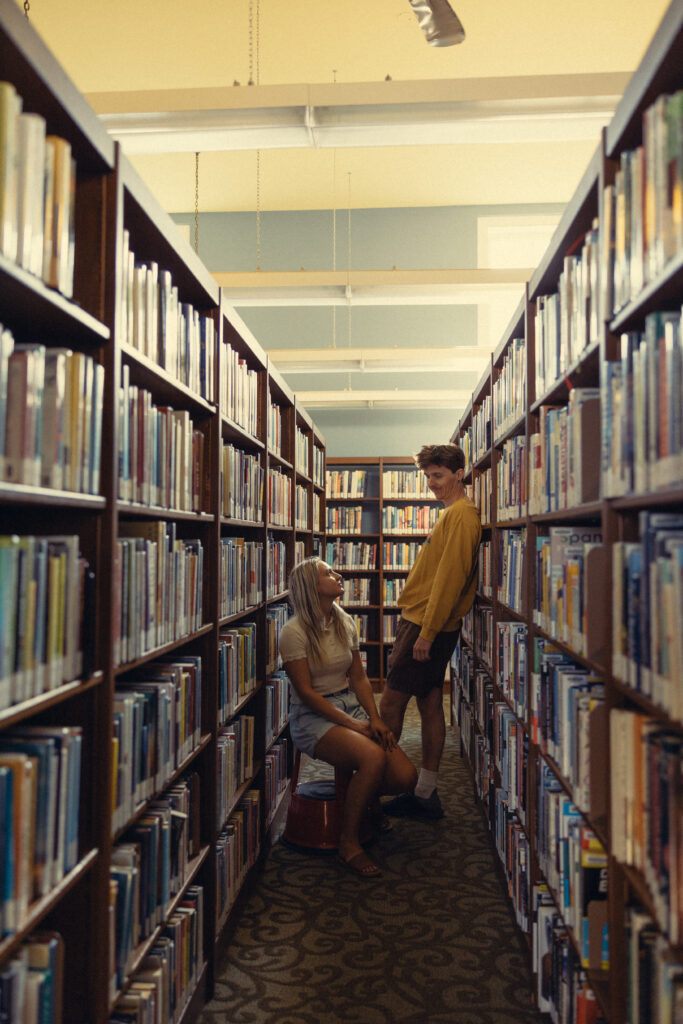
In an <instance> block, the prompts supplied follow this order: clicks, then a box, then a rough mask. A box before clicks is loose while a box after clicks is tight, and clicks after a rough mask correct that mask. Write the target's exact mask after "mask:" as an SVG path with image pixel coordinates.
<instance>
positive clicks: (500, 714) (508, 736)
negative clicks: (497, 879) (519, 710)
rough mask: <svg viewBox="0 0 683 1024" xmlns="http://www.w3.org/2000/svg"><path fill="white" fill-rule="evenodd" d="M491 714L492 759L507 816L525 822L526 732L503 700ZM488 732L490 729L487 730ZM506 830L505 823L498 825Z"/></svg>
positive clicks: (498, 702) (491, 708) (491, 710)
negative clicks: (515, 816) (514, 816)
mask: <svg viewBox="0 0 683 1024" xmlns="http://www.w3.org/2000/svg"><path fill="white" fill-rule="evenodd" d="M490 714H491V728H490V737H491V758H492V761H493V764H494V765H495V767H496V768H497V770H498V779H499V781H500V792H501V794H502V802H503V803H504V804H505V807H506V809H507V813H508V814H515V815H517V816H518V820H519V821H521V823H522V824H524V822H525V820H526V756H525V750H526V747H525V741H524V729H523V728H522V723H521V722H520V720H519V719H518V718H517V715H516V714H515V713H514V712H513V711H511V709H510V707H509V706H508V705H507V704H506V703H505V702H504V701H499V700H496V701H493V703H492V704H491V705H490ZM487 732H488V730H487ZM497 824H499V825H500V826H501V827H503V828H505V827H506V825H507V821H506V820H504V819H503V820H501V821H500V822H498V823H497Z"/></svg>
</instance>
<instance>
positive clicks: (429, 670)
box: [386, 616, 460, 697]
mask: <svg viewBox="0 0 683 1024" xmlns="http://www.w3.org/2000/svg"><path fill="white" fill-rule="evenodd" d="M420 629H421V627H420V626H417V625H416V624H415V623H414V622H409V621H408V619H404V618H403V616H401V618H400V619H399V620H398V626H397V627H396V639H395V640H394V646H393V647H392V649H391V654H390V655H389V662H388V671H387V681H386V684H387V686H388V687H389V689H390V690H400V691H401V693H409V694H411V696H413V697H426V696H427V694H428V693H429V692H430V691H431V690H433V689H434V687H435V686H439V687H442V686H443V683H444V677H445V675H446V669H447V667H448V663H449V661H450V660H451V655H452V654H453V651H454V650H455V645H456V643H457V642H458V637H459V636H460V629H459V628H458V629H455V630H453V631H452V632H447V633H445V632H444V633H437V634H436V637H435V638H434V642H433V643H432V648H431V651H430V652H429V658H428V659H427V660H426V661H415V658H413V645H414V643H415V641H416V640H417V638H418V636H419V635H420Z"/></svg>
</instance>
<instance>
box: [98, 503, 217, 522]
mask: <svg viewBox="0 0 683 1024" xmlns="http://www.w3.org/2000/svg"><path fill="white" fill-rule="evenodd" d="M116 511H117V512H118V514H119V516H127V517H128V516H130V517H138V518H139V517H140V516H144V517H146V518H149V519H185V520H190V521H191V522H193V523H197V524H199V525H206V524H208V523H213V522H215V516H212V515H211V514H210V513H209V512H184V511H182V510H181V509H175V508H164V507H163V506H162V505H139V504H137V503H136V502H134V501H117V502H116Z"/></svg>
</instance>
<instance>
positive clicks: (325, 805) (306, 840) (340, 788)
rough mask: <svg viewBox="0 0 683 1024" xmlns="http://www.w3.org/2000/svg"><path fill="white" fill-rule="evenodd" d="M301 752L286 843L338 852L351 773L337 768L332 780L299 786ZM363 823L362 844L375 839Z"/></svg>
mask: <svg viewBox="0 0 683 1024" xmlns="http://www.w3.org/2000/svg"><path fill="white" fill-rule="evenodd" d="M300 767H301V751H300V750H295V752H294V765H293V767H292V796H291V799H290V801H289V808H288V810H287V822H286V824H285V829H284V832H283V834H282V838H283V840H284V842H285V843H291V844H292V845H293V846H305V847H306V848H307V849H309V850H336V849H337V848H338V846H339V836H340V834H341V828H342V821H343V818H344V800H345V798H346V790H347V789H348V785H349V782H350V781H351V776H352V774H353V773H352V772H347V771H344V770H343V769H341V768H335V769H334V778H333V779H311V780H310V781H308V782H302V783H299V769H300ZM366 819H367V815H366V816H365V817H364V819H363V821H362V822H361V835H360V841H361V843H365V842H367V841H368V839H370V837H371V836H372V826H371V825H370V821H369V820H366Z"/></svg>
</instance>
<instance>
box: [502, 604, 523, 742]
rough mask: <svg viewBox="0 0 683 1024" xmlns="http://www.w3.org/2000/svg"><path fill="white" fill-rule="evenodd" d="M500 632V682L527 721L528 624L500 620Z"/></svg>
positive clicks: (515, 709)
mask: <svg viewBox="0 0 683 1024" xmlns="http://www.w3.org/2000/svg"><path fill="white" fill-rule="evenodd" d="M496 633H497V637H496V639H497V643H496V666H495V669H496V682H497V683H498V686H499V687H500V689H501V690H502V691H503V693H504V695H505V697H506V698H507V700H508V702H509V704H510V706H511V707H512V709H513V710H514V712H515V714H516V715H517V716H518V717H519V718H520V719H521V721H523V722H524V721H526V711H527V700H528V696H527V695H528V680H527V642H528V627H527V625H526V623H524V622H497V623H496Z"/></svg>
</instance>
